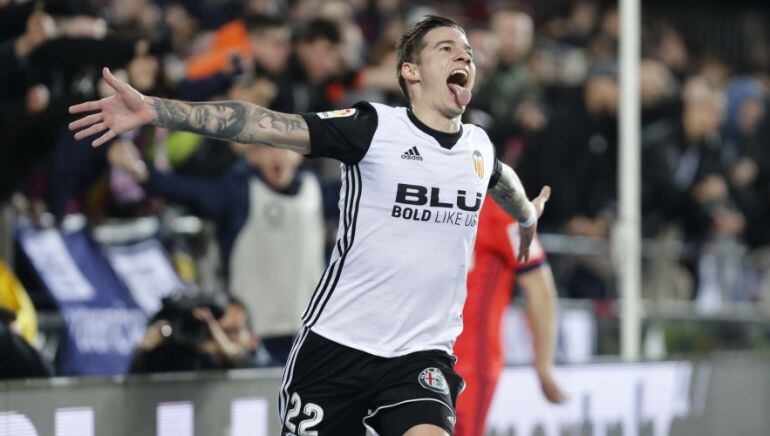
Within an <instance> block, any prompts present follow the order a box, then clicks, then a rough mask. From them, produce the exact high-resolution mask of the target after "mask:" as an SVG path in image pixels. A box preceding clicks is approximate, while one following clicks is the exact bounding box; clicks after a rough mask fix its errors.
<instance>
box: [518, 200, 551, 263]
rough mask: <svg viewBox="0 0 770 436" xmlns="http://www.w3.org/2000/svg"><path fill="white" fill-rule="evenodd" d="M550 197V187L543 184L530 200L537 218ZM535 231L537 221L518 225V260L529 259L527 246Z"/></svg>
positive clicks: (530, 242)
mask: <svg viewBox="0 0 770 436" xmlns="http://www.w3.org/2000/svg"><path fill="white" fill-rule="evenodd" d="M550 197H551V187H550V186H544V187H543V189H542V190H541V191H540V194H539V195H538V196H537V197H535V199H534V200H532V206H534V207H535V214H536V217H537V219H540V217H541V216H542V215H543V210H544V209H545V203H546V202H547V201H548V199H549V198H550ZM536 232H537V222H535V224H533V225H531V226H529V227H523V226H519V235H520V237H521V239H520V240H519V262H522V263H527V262H528V261H529V246H530V245H531V244H532V240H533V239H534V238H535V233H536Z"/></svg>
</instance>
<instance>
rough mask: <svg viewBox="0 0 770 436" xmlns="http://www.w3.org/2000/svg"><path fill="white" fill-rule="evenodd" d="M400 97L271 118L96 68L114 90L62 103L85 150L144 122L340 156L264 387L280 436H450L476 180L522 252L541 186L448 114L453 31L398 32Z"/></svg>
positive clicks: (469, 77)
mask: <svg viewBox="0 0 770 436" xmlns="http://www.w3.org/2000/svg"><path fill="white" fill-rule="evenodd" d="M396 70H397V76H398V80H399V84H400V85H401V89H402V90H403V92H404V94H405V95H406V96H407V97H408V99H409V101H410V107H409V108H403V107H401V108H392V107H388V106H384V105H380V104H375V103H366V102H362V103H357V104H356V105H354V106H353V107H352V108H349V109H343V110H336V111H330V112H321V113H304V114H286V113H280V112H275V111H272V110H268V109H265V108H262V107H259V106H255V105H252V104H247V103H241V102H235V101H226V102H205V103H188V102H182V101H175V100H165V99H161V98H155V97H149V96H144V95H142V94H140V93H139V92H137V91H136V90H135V89H133V88H131V87H130V86H129V85H128V84H126V83H123V82H121V81H119V80H117V79H116V78H115V77H114V76H112V75H111V74H110V73H109V71H108V70H106V69H105V70H104V77H105V79H106V81H107V82H108V83H109V84H110V85H111V86H112V87H113V88H115V91H116V94H115V95H114V96H111V97H108V98H105V99H102V100H99V101H92V102H87V103H82V104H79V105H75V106H73V107H71V108H70V112H72V113H85V112H92V111H93V112H94V113H92V114H90V115H86V116H84V117H83V118H82V119H80V120H77V121H75V122H73V123H71V124H70V128H71V129H73V130H74V129H82V130H80V131H79V132H78V133H76V134H75V137H76V138H77V139H82V138H85V137H88V136H90V135H95V134H98V133H101V136H99V137H98V138H97V139H95V140H94V141H93V142H92V144H93V145H94V146H99V145H101V144H104V143H105V142H107V141H109V140H110V139H112V138H114V137H116V136H117V135H119V134H121V133H122V132H125V131H127V130H129V129H134V128H136V127H138V126H140V125H143V124H146V123H153V124H155V125H159V126H164V127H167V128H170V129H178V130H186V131H190V132H195V133H200V134H203V135H207V136H211V137H215V138H220V139H225V140H232V141H237V142H240V143H265V144H269V145H272V146H275V147H281V148H287V149H290V150H294V151H296V152H299V153H302V154H305V155H307V156H309V157H317V156H325V157H332V158H336V159H338V160H340V161H341V162H342V164H341V169H342V182H343V183H342V188H341V191H340V202H339V206H340V226H339V231H338V238H337V243H336V245H335V247H334V252H333V254H332V257H331V259H330V263H329V266H328V268H327V269H326V271H325V272H324V274H323V275H322V276H321V278H320V280H319V282H318V286H317V288H316V291H315V293H314V294H313V297H312V298H311V300H310V302H309V304H308V307H307V309H306V310H305V313H304V315H303V318H302V319H303V322H304V325H305V327H304V329H303V330H302V331H301V332H300V333H299V335H298V336H297V339H296V341H295V343H294V347H293V348H292V352H291V353H290V356H289V361H288V363H287V365H286V369H285V371H284V378H283V382H282V384H281V389H280V393H279V415H280V419H281V425H282V431H281V434H282V435H283V436H292V435H297V436H310V435H317V436H351V435H364V433H365V431H366V429H368V430H370V431H372V432H374V433H375V434H378V435H386V436H401V435H406V436H443V435H451V434H452V433H453V427H454V423H455V413H454V406H455V402H456V399H457V394H458V393H459V392H460V390H461V389H462V385H463V382H462V379H461V377H460V376H458V375H457V374H456V373H455V372H454V370H453V368H452V367H453V364H454V357H453V356H452V354H451V353H452V346H453V343H454V340H455V338H456V337H457V335H458V334H459V333H460V330H461V329H462V317H461V313H462V306H463V302H464V300H465V292H466V289H465V278H466V274H467V270H468V262H469V261H470V257H471V253H472V249H473V242H474V239H475V236H476V225H477V223H478V214H479V209H481V204H482V202H483V201H484V197H485V195H486V193H487V192H489V193H490V195H491V196H492V197H493V198H494V199H495V200H496V201H497V202H498V203H499V204H500V205H501V207H503V209H504V210H505V211H506V212H507V213H509V214H510V215H511V216H513V217H514V218H516V219H517V220H518V221H519V222H520V223H521V226H522V229H521V244H520V247H519V256H520V257H521V258H522V259H524V260H526V259H528V258H529V245H530V243H531V242H532V239H533V237H534V236H535V229H536V224H537V220H538V218H539V217H540V215H541V214H542V212H543V208H544V207H545V202H546V201H547V199H548V197H549V195H550V189H549V188H548V187H545V188H543V190H542V192H541V193H540V195H539V196H538V197H537V198H535V199H534V200H533V201H532V202H530V201H529V200H528V199H527V197H526V194H525V192H524V188H523V186H522V185H521V182H520V181H519V179H518V177H517V176H516V173H515V172H514V171H513V170H512V169H511V168H510V167H509V166H507V165H504V164H501V163H500V162H498V161H497V160H496V159H495V154H494V147H493V145H492V144H491V142H490V140H489V138H488V136H487V134H486V133H485V132H484V131H483V130H482V129H481V128H479V127H476V126H474V125H468V124H462V123H461V121H460V117H461V115H462V114H463V112H464V110H465V107H466V106H467V105H468V102H469V101H470V99H471V91H470V89H471V88H472V86H473V80H474V76H475V66H474V65H473V58H472V51H471V47H470V46H469V44H468V40H467V38H466V37H465V32H464V30H463V29H462V28H460V27H459V26H458V25H457V24H456V23H455V22H453V21H451V20H448V19H445V18H441V17H435V16H430V17H426V18H425V19H423V20H422V21H420V22H419V23H417V24H415V25H414V26H413V27H412V28H410V29H409V30H408V31H407V32H406V33H405V34H404V35H403V36H402V38H401V39H400V41H399V43H398V65H397V67H396Z"/></svg>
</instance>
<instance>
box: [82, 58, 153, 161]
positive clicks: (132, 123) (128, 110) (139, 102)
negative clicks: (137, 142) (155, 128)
mask: <svg viewBox="0 0 770 436" xmlns="http://www.w3.org/2000/svg"><path fill="white" fill-rule="evenodd" d="M102 76H103V77H104V80H105V81H106V82H107V84H108V85H110V86H111V87H112V89H114V90H115V94H114V95H111V96H109V97H106V98H103V99H101V100H93V101H88V102H85V103H81V104H77V105H74V106H70V108H69V111H70V113H71V114H82V113H86V112H94V113H92V114H90V115H85V116H83V117H82V118H80V119H78V120H77V121H73V122H72V123H70V125H69V129H70V130H79V129H80V131H78V132H77V133H75V139H78V140H80V139H83V138H86V137H88V136H92V135H96V134H98V133H102V132H104V131H105V130H106V132H104V133H103V134H102V135H101V136H100V137H98V138H97V139H95V140H94V141H93V142H91V145H93V146H94V147H98V146H100V145H102V144H104V143H105V142H107V141H109V140H111V139H113V138H115V137H116V136H118V135H120V134H121V133H125V132H128V131H129V130H132V129H135V128H137V127H140V126H142V125H144V124H148V123H151V122H152V120H153V119H154V117H155V112H154V111H153V110H152V108H151V107H150V106H149V105H147V104H145V97H144V95H142V94H141V93H140V92H139V91H137V90H136V89H134V88H132V87H131V85H129V84H128V83H126V82H123V81H121V80H119V79H118V78H117V77H115V76H113V75H112V73H111V72H110V70H109V69H107V68H104V69H102Z"/></svg>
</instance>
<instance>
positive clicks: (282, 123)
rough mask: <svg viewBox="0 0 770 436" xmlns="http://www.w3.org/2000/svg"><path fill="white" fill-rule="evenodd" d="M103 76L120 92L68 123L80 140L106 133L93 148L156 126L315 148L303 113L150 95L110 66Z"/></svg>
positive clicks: (78, 108)
mask: <svg viewBox="0 0 770 436" xmlns="http://www.w3.org/2000/svg"><path fill="white" fill-rule="evenodd" d="M102 74H103V76H104V79H105V80H106V81H107V83H108V84H109V85H110V86H111V87H112V88H113V89H114V90H115V95H112V96H110V97H107V98H103V99H101V100H96V101H89V102H86V103H81V104H78V105H75V106H72V107H70V113H73V114H78V113H85V112H95V113H93V114H90V115H86V116H84V117H82V118H80V119H79V120H77V121H74V122H72V123H70V125H69V128H70V130H78V129H82V130H80V131H78V132H77V133H76V134H75V138H76V139H83V138H85V137H88V136H91V135H96V134H98V133H102V132H104V133H102V135H101V136H100V137H99V138H97V139H96V140H94V141H93V142H92V145H93V146H94V147H98V146H100V145H102V144H104V143H105V142H107V141H109V140H111V139H113V138H115V137H116V136H117V135H119V134H121V133H124V132H127V131H129V130H132V129H135V128H137V127H140V126H142V125H145V124H154V125H157V126H161V127H167V128H169V129H172V130H185V131H188V132H193V133H198V134H200V135H204V136H209V137H212V138H216V139H222V140H225V141H235V142H241V143H245V144H253V143H260V144H268V145H272V146H274V147H279V148H286V149H289V150H292V151H296V152H298V153H303V154H307V153H309V152H310V135H309V133H308V127H307V123H306V122H305V120H304V119H303V118H302V117H301V116H300V115H295V114H285V113H281V112H276V111H272V110H269V109H265V108H263V107H260V106H257V105H254V104H251V103H244V102H238V101H221V102H202V103H189V102H183V101H178V100H167V99H163V98H157V97H148V96H144V95H142V94H141V93H139V91H137V90H136V89H134V88H132V87H131V86H130V85H129V84H127V83H125V82H122V81H121V80H119V79H118V78H116V77H115V76H113V75H112V73H110V71H109V70H108V69H107V68H105V69H104V70H103V72H102ZM105 131H106V132H105Z"/></svg>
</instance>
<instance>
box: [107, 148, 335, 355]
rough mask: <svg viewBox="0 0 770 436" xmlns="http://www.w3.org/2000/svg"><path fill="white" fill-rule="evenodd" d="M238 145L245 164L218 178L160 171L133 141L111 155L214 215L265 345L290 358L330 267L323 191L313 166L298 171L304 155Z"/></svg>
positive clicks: (158, 190)
mask: <svg viewBox="0 0 770 436" xmlns="http://www.w3.org/2000/svg"><path fill="white" fill-rule="evenodd" d="M236 147H238V148H240V149H241V150H240V152H241V153H243V155H244V156H245V160H244V162H242V163H241V164H240V165H237V166H236V167H235V168H234V169H233V170H232V171H231V172H230V173H229V174H227V175H225V176H224V177H221V178H217V179H204V178H193V177H184V176H178V175H174V174H169V173H163V172H160V171H158V170H156V169H155V168H153V166H152V165H145V163H144V162H143V161H142V160H141V158H140V157H139V154H138V152H137V150H136V148H135V147H134V146H133V145H132V144H131V143H130V142H126V141H123V142H117V143H115V144H113V145H112V148H111V150H110V161H111V163H112V164H113V165H114V166H115V167H117V168H120V169H122V170H123V171H125V172H126V173H127V174H130V175H132V176H133V177H135V178H136V179H137V180H138V181H140V182H141V183H142V186H143V187H144V188H145V190H146V191H147V193H149V194H150V195H159V196H161V197H163V198H166V199H168V200H172V201H178V202H181V203H183V204H186V205H189V206H191V207H192V208H193V210H194V211H195V212H197V213H199V214H201V215H202V216H205V217H208V218H210V219H212V220H214V222H215V223H216V225H217V236H218V238H219V246H220V251H221V255H222V257H223V260H224V265H225V266H226V268H227V273H228V274H227V275H228V281H229V287H230V289H231V292H232V293H233V294H234V295H236V296H238V297H239V298H240V299H241V300H242V301H243V302H244V304H245V305H246V307H248V309H249V312H251V313H253V314H255V316H256V323H255V325H256V328H257V331H258V332H259V334H260V335H261V336H262V343H263V344H264V346H265V347H266V348H267V350H268V351H269V352H270V353H271V355H273V356H274V357H275V359H276V360H277V361H278V362H281V363H284V362H285V361H286V359H288V354H289V349H290V348H291V344H292V341H293V339H294V335H295V334H296V333H297V332H298V331H299V328H300V321H299V318H300V315H301V313H302V310H304V308H305V305H306V304H307V300H308V299H309V298H310V295H311V294H312V292H313V289H314V287H315V283H316V281H317V280H318V277H319V276H320V275H321V272H322V271H323V266H324V259H323V253H324V228H323V209H322V198H321V189H320V186H319V183H318V180H317V179H316V177H315V176H314V175H313V174H312V173H311V172H310V171H308V170H300V171H298V167H299V165H300V163H301V162H302V157H301V156H300V155H298V154H296V153H294V152H291V151H287V150H276V149H271V148H269V147H267V146H245V145H236Z"/></svg>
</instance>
